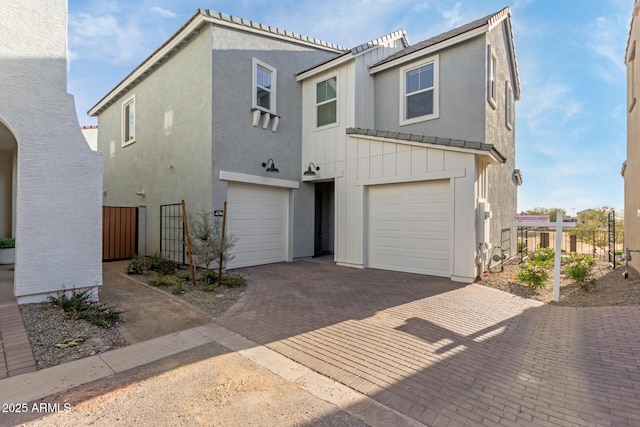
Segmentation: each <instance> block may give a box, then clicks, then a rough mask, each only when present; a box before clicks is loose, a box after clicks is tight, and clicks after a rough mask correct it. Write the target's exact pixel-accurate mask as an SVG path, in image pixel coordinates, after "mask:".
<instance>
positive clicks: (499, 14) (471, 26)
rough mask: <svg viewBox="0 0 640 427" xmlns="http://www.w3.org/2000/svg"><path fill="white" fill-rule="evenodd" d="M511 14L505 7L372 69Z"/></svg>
mask: <svg viewBox="0 0 640 427" xmlns="http://www.w3.org/2000/svg"><path fill="white" fill-rule="evenodd" d="M508 12H509V8H508V7H505V8H503V9H501V10H500V11H498V12H496V13H492V14H490V15H487V16H485V17H482V18H480V19H476V20H475V21H472V22H469V23H467V24H464V25H462V26H460V27H457V28H454V29H453V30H450V31H447V32H445V33H442V34H438V35H437V36H434V37H431V38H429V39H427V40H424V41H421V42H420V43H416V44H414V45H411V46H409V47H407V48H406V49H403V50H401V51H400V52H396V53H394V54H393V55H390V56H388V57H386V58H384V59H383V60H381V61H379V62H377V63H376V64H373V65H372V67H377V66H378V65H381V64H385V63H387V62H391V61H393V60H395V59H398V58H401V57H403V56H406V55H409V54H411V53H414V52H417V51H419V50H421V49H425V48H428V47H430V46H434V45H436V44H438V43H441V42H443V41H446V40H449V39H452V38H454V37H456V36H459V35H461V34H464V33H467V32H469V31H472V30H475V29H478V28H481V27H482V26H484V25H490V24H492V22H494V21H495V19H494V18H496V17H502V15H503V14H505V13H508Z"/></svg>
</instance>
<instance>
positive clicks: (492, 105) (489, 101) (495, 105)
mask: <svg viewBox="0 0 640 427" xmlns="http://www.w3.org/2000/svg"><path fill="white" fill-rule="evenodd" d="M487 102H488V103H489V105H491V108H493V109H494V110H495V109H496V108H498V105H497V104H496V100H495V99H493V98H487Z"/></svg>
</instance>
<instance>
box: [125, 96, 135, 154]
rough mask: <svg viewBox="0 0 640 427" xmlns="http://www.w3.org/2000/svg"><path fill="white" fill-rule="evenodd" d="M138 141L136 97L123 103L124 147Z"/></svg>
mask: <svg viewBox="0 0 640 427" xmlns="http://www.w3.org/2000/svg"><path fill="white" fill-rule="evenodd" d="M135 141H136V97H135V96H132V97H131V98H129V99H127V100H126V101H125V102H123V103H122V146H125V145H128V144H132V143H134V142H135Z"/></svg>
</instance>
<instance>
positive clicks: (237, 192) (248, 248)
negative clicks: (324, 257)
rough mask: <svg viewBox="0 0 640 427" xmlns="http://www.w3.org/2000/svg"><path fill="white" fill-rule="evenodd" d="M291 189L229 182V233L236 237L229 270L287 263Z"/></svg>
mask: <svg viewBox="0 0 640 427" xmlns="http://www.w3.org/2000/svg"><path fill="white" fill-rule="evenodd" d="M288 217H289V190H288V189H285V188H280V187H268V186H264V185H252V184H240V183H235V182H230V183H229V184H228V186H227V232H229V233H232V234H233V235H235V236H236V239H237V240H236V244H235V246H234V247H233V249H232V250H231V251H232V252H233V253H234V254H235V258H234V259H233V260H232V261H230V262H229V263H228V265H227V267H228V268H239V267H248V266H252V265H261V264H269V263H273V262H280V261H286V260H287V232H288V229H289V226H288V224H289V219H288Z"/></svg>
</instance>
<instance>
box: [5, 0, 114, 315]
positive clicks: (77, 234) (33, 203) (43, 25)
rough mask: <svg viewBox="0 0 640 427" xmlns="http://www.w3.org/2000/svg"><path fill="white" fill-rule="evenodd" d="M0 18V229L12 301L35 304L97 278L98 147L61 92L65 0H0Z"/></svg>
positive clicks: (64, 88)
mask: <svg viewBox="0 0 640 427" xmlns="http://www.w3.org/2000/svg"><path fill="white" fill-rule="evenodd" d="M0 16H1V17H2V18H1V20H2V25H0V94H2V95H0V237H7V236H14V237H15V238H16V248H15V264H14V288H13V292H14V295H15V296H16V298H17V301H18V303H32V302H42V301H46V300H47V297H48V296H50V295H55V294H56V293H57V292H59V291H61V290H62V289H65V288H66V289H67V290H70V289H72V288H75V289H82V288H93V287H95V286H97V285H100V284H102V263H101V258H100V237H101V234H100V232H101V230H100V209H101V195H102V155H101V154H100V153H96V152H93V151H91V150H90V149H89V147H88V145H87V143H86V142H85V140H84V138H83V136H82V133H81V132H80V126H79V125H78V118H77V116H76V111H75V106H74V102H73V97H72V96H71V95H70V94H68V93H67V2H66V0H52V1H47V2H41V1H38V0H4V1H2V2H1V3H0ZM9 23H10V24H9ZM5 24H9V25H5Z"/></svg>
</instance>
